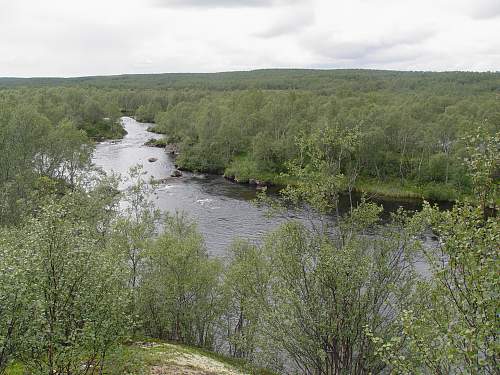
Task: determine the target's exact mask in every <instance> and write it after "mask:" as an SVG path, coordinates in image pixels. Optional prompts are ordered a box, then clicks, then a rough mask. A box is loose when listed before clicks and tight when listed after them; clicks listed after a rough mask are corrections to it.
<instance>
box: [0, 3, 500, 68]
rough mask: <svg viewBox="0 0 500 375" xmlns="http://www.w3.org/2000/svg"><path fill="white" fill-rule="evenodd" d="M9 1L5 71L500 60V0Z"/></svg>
mask: <svg viewBox="0 0 500 375" xmlns="http://www.w3.org/2000/svg"><path fill="white" fill-rule="evenodd" d="M159 2H160V3H161V6H158V5H159V4H160V3H159ZM0 5H1V9H2V12H1V13H0V35H2V37H1V38H0V76H79V75H94V74H120V73H154V72H204V71H226V70H240V69H257V68H270V67H303V68H307V67H324V68H340V67H342V68H345V67H353V68H356V67H361V68H379V69H402V70H500V45H499V42H498V38H497V35H500V22H499V15H500V1H499V0H290V1H286V0H234V1H229V0H203V1H202V0H183V1H182V2H181V1H180V0H106V1H102V0H86V1H85V2H75V1H67V0H51V1H50V2H40V1H38V0H16V1H15V2H14V1H10V0H0Z"/></svg>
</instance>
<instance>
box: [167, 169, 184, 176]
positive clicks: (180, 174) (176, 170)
mask: <svg viewBox="0 0 500 375" xmlns="http://www.w3.org/2000/svg"><path fill="white" fill-rule="evenodd" d="M170 176H171V177H181V176H182V172H181V171H179V170H178V169H174V170H173V171H172V173H171V174H170Z"/></svg>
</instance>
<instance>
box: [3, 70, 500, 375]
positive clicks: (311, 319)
mask: <svg viewBox="0 0 500 375" xmlns="http://www.w3.org/2000/svg"><path fill="white" fill-rule="evenodd" d="M123 115H130V116H135V117H136V118H137V119H138V120H141V121H144V122H151V123H153V125H152V126H153V130H155V131H157V132H161V133H164V134H165V142H166V143H168V144H171V145H175V147H174V146H172V147H173V148H174V149H175V150H178V151H179V155H178V156H177V159H176V162H177V164H178V166H179V167H180V168H184V169H189V170H195V171H202V172H210V173H218V174H225V175H226V176H227V177H228V178H231V179H235V180H237V181H239V182H251V181H253V183H256V184H257V183H259V184H270V183H274V184H279V185H280V186H282V189H281V192H280V195H279V197H278V198H276V197H274V198H273V199H271V200H270V199H268V198H266V197H265V196H261V199H260V201H259V202H260V204H263V205H269V208H270V211H271V212H273V211H275V210H288V209H294V208H296V207H303V206H306V207H307V208H308V209H310V210H311V212H312V215H313V217H314V220H313V223H314V225H307V224H306V223H302V222H299V221H294V220H291V219H290V220H288V221H287V222H286V223H284V224H283V225H281V226H280V227H279V228H278V229H277V230H275V231H272V232H270V233H268V234H266V235H265V236H264V237H263V238H262V241H261V242H259V243H253V242H250V241H248V240H245V239H236V238H235V240H234V243H233V244H232V245H231V246H230V247H229V248H228V249H225V253H226V254H227V256H225V257H222V258H217V257H212V256H209V254H208V252H207V250H206V247H205V244H204V239H203V237H202V235H201V234H200V233H199V231H198V229H197V227H196V218H189V217H186V215H185V214H183V213H181V212H177V213H165V212H159V211H158V210H157V209H156V208H155V205H154V203H153V201H152V197H153V195H154V191H155V189H156V187H157V186H156V185H155V184H154V183H151V182H150V181H146V180H145V179H144V174H143V171H142V169H141V167H140V166H137V167H136V168H134V169H132V170H131V171H130V176H128V177H129V179H130V180H131V181H133V184H132V186H131V187H130V188H128V189H125V190H120V189H119V181H118V178H117V177H116V176H107V175H106V174H105V173H103V172H102V171H101V170H99V169H98V168H96V167H95V166H94V165H93V164H92V162H91V160H92V153H93V150H94V147H95V144H96V142H97V141H100V140H103V139H119V138H121V137H123V135H124V134H125V132H124V130H123V128H122V127H121V125H120V121H119V118H120V116H123ZM499 128H500V74H499V73H458V72H457V73H418V72H415V73H402V72H386V71H362V70H359V71H356V70H348V71H347V70H346V71H308V70H291V71H289V70H277V71H276V70H269V71H255V72H236V73H220V74H199V75H194V74H193V75H187V74H177V75H174V74H172V75H145V76H116V77H88V78H74V79H0V154H1V155H2V158H0V374H2V375H3V374H9V375H12V374H61V375H62V374H64V375H75V374H127V373H128V374H141V373H144V372H141V371H144V369H143V368H141V366H140V364H137V358H131V357H130V356H124V354H123V353H124V352H126V351H127V348H129V347H130V346H132V345H133V343H134V342H137V341H139V340H142V341H144V340H149V339H157V340H164V341H169V342H176V343H183V344H187V345H192V346H197V347H201V348H204V349H206V350H210V351H217V352H219V353H223V354H224V355H226V356H230V357H234V358H238V359H239V360H241V361H244V363H245V366H246V369H247V371H248V372H250V373H303V374H311V375H312V374H325V375H327V374H328V375H331V374H336V375H341V374H353V375H358V374H359V375H364V374H366V375H368V374H384V373H396V374H500V364H499V352H500V346H499V341H498V330H499V328H500V321H499V318H498V310H499V303H498V290H499V287H500V285H499V278H498V272H499V265H500V263H499V261H498V255H499V252H498V251H499V248H500V247H499V245H500V237H499V236H500V228H499V224H500V223H499V220H498V218H497V209H496V205H497V204H498V189H497V187H498V177H499V168H498V162H499V158H500V156H499V155H500V154H499V147H500V134H499V130H500V129H499ZM355 190H358V191H365V192H375V193H379V194H387V195H396V196H411V197H426V198H430V199H435V200H441V199H445V200H456V202H455V204H454V206H453V208H451V209H450V210H449V211H441V210H439V209H438V208H437V207H435V206H433V205H431V204H429V203H425V204H424V208H423V210H422V211H421V212H417V213H415V212H405V211H404V210H399V211H398V212H397V213H396V214H394V215H392V218H391V220H390V221H389V222H387V221H382V220H381V219H380V215H381V211H382V208H381V207H379V206H377V205H376V204H374V203H372V202H370V200H369V197H368V196H367V198H366V199H363V200H362V201H361V203H360V204H359V205H352V206H351V208H350V210H349V211H348V212H347V213H345V214H341V213H339V211H338V210H337V208H338V202H339V197H340V195H341V194H345V193H346V192H347V193H349V194H350V193H352V192H353V191H355ZM325 217H328V220H326V219H325ZM428 237H432V238H434V239H435V240H434V241H433V242H432V243H431V244H430V245H429V242H428V241H426V240H425V239H426V238H428ZM422 264H424V265H425V267H424V269H425V270H424V271H422ZM264 369H265V370H264Z"/></svg>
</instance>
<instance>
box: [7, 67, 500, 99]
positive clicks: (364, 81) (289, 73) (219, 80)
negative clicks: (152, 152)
mask: <svg viewBox="0 0 500 375" xmlns="http://www.w3.org/2000/svg"><path fill="white" fill-rule="evenodd" d="M47 86H84V87H88V86H91V87H107V88H129V89H146V88H151V89H153V88H154V89H202V90H240V89H263V90H290V89H297V90H313V91H324V92H325V94H328V93H330V92H331V91H332V90H334V91H337V92H338V91H339V90H353V91H358V90H360V91H380V90H389V91H411V90H433V91H434V89H435V88H436V87H439V90H442V91H443V92H444V91H447V90H451V91H454V92H456V91H464V92H465V91H466V92H468V93H472V92H478V91H488V92H491V91H496V92H499V93H500V72H485V73H477V72H442V73H435V72H401V71H384V70H362V69H354V70H343V69H338V70H314V69H265V70H253V71H240V72H223V73H164V74H124V75H115V76H91V77H77V78H51V77H46V78H0V88H12V87H47ZM464 88H466V90H464Z"/></svg>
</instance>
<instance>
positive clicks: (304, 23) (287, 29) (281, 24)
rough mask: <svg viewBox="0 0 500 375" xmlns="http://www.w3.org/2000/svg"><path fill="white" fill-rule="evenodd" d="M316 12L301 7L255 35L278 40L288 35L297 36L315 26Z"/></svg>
mask: <svg viewBox="0 0 500 375" xmlns="http://www.w3.org/2000/svg"><path fill="white" fill-rule="evenodd" d="M314 20H315V17H314V11H313V9H311V8H305V7H300V8H298V9H297V10H295V11H294V12H293V13H291V14H289V15H288V16H281V17H280V19H279V20H277V21H276V22H275V24H274V25H272V26H271V27H269V28H267V29H266V30H263V31H261V32H258V33H255V34H254V35H255V36H257V37H260V38H266V39H267V38H276V37H279V36H283V35H287V34H296V33H298V32H300V31H302V30H303V29H305V28H306V27H308V26H311V25H313V24H314Z"/></svg>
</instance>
